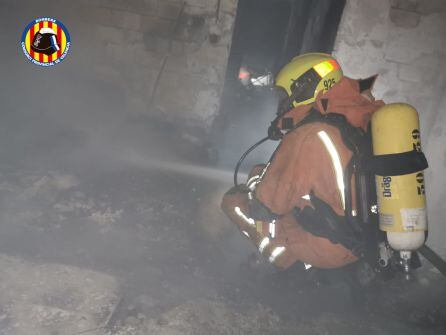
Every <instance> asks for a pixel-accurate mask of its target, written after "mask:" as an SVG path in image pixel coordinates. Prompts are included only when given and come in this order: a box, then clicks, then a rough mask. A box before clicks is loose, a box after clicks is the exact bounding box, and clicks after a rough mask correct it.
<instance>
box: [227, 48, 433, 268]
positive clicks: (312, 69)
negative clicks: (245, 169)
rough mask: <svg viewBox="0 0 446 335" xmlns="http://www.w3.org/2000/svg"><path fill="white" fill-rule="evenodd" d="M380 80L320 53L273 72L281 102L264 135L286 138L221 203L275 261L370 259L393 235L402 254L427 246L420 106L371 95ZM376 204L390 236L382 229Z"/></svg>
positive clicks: (329, 264)
mask: <svg viewBox="0 0 446 335" xmlns="http://www.w3.org/2000/svg"><path fill="white" fill-rule="evenodd" d="M375 80H376V76H373V77H370V78H368V79H364V80H354V79H350V78H348V77H346V76H344V75H343V72H342V69H341V67H340V65H339V64H338V62H337V61H336V60H335V59H334V58H333V57H332V56H330V55H327V54H321V53H311V54H305V55H301V56H298V57H296V58H294V59H293V60H292V61H291V62H290V63H289V64H288V65H286V66H285V67H284V68H283V69H282V70H281V71H280V73H279V74H278V75H277V77H276V81H275V90H276V91H277V94H278V95H279V96H280V101H281V102H280V104H279V111H278V116H277V118H276V119H275V120H274V121H273V122H272V124H271V127H270V128H269V131H268V138H269V139H273V140H281V142H280V144H279V146H278V147H277V149H276V151H275V152H274V154H273V155H272V157H271V159H270V161H269V162H268V163H267V164H266V165H258V166H255V167H254V168H253V169H252V171H251V173H250V175H249V177H248V181H247V183H246V184H242V185H237V181H235V183H236V186H234V187H233V188H232V189H231V190H229V191H228V192H227V193H226V194H225V195H224V198H223V202H222V209H223V210H224V212H225V213H226V214H227V216H228V217H229V218H230V219H231V220H232V221H233V222H234V223H235V224H236V225H237V226H238V227H239V228H240V230H241V232H242V233H243V234H244V235H246V236H247V237H248V238H249V239H251V240H252V241H253V242H254V243H255V244H256V246H257V247H258V250H259V252H260V253H261V254H263V255H264V256H265V257H266V258H267V259H268V260H269V261H270V262H271V263H273V264H274V265H276V266H277V267H279V268H281V269H286V268H288V267H290V266H291V265H293V264H294V263H295V262H297V261H301V262H304V263H305V264H308V265H311V266H313V267H316V268H326V269H330V268H338V267H342V266H345V265H347V264H350V263H353V262H355V261H357V260H358V259H360V258H364V257H367V250H368V249H370V248H369V244H370V242H369V241H370V240H372V241H373V244H374V247H372V249H375V251H376V255H377V256H376V257H379V249H378V245H379V244H380V243H381V245H383V246H384V247H385V248H388V245H389V242H390V246H391V247H393V248H394V249H395V250H397V251H403V252H405V254H404V257H405V258H406V259H407V258H408V257H409V258H410V252H411V251H415V250H417V249H418V248H420V247H421V246H422V245H423V244H424V240H425V237H424V236H425V230H426V228H427V223H426V217H425V215H426V212H425V209H424V208H425V199H424V184H423V172H422V171H423V170H424V169H425V168H426V167H427V162H426V160H425V157H424V155H423V154H422V153H421V147H420V141H419V138H420V137H419V130H418V114H417V113H416V111H415V110H414V109H413V108H412V107H410V106H408V105H405V104H393V105H384V103H383V102H382V101H380V100H375V99H374V97H373V96H372V93H371V90H372V88H373V85H374V83H375ZM372 117H373V119H374V121H373V126H372V127H370V123H371V122H370V121H371V119H372ZM406 119H408V120H409V121H406ZM408 129H409V130H410V131H409V133H408V135H407V134H406V133H407V131H408ZM372 132H373V134H372V135H371V133H372ZM371 136H372V137H373V141H372V140H371ZM264 140H266V139H264ZM372 142H373V151H374V153H375V155H374V154H373V152H372ZM389 143H390V144H389ZM375 178H376V185H377V187H376V192H377V193H375ZM236 179H237V178H236V177H235V180H236ZM412 188H413V189H412ZM398 192H400V193H399V194H398ZM376 194H377V195H376ZM377 197H378V199H376V198H377ZM376 200H378V201H376ZM376 203H377V205H378V207H380V208H379V209H380V215H379V219H380V226H381V228H382V231H386V232H388V234H389V242H387V241H386V239H385V234H384V233H383V232H381V233H380V232H379V230H378V222H377V220H378V219H377V218H378V215H377V211H376V210H375V209H376V206H373V204H376ZM374 217H375V218H376V221H373V218H374ZM373 222H375V224H373ZM410 233H416V234H415V235H416V236H415V238H413V236H412V235H407V234H410ZM371 235H373V238H371ZM369 237H370V238H369ZM385 254H386V252H381V257H382V258H383V263H385V262H387V261H388V258H386V256H385ZM408 255H409V256H408ZM389 257H390V256H389ZM404 257H403V258H404ZM384 265H387V263H386V264H384Z"/></svg>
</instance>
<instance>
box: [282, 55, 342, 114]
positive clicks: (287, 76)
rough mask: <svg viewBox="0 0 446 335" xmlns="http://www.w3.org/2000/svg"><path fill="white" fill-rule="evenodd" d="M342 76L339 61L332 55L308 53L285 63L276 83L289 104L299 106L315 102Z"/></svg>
mask: <svg viewBox="0 0 446 335" xmlns="http://www.w3.org/2000/svg"><path fill="white" fill-rule="evenodd" d="M342 76H343V74H342V69H341V67H340V65H339V63H338V62H337V61H336V60H335V59H334V58H333V57H332V56H331V55H328V54H323V53H308V54H303V55H300V56H297V57H295V58H293V60H292V61H291V62H290V63H288V64H287V65H285V66H284V67H283V69H282V70H281V71H280V72H279V74H278V75H277V77H276V83H275V85H276V88H277V89H278V93H279V95H281V96H282V98H287V99H285V100H286V101H287V105H288V103H289V107H292V106H294V107H297V106H300V105H308V104H311V103H313V102H314V101H315V100H316V96H317V95H318V93H319V92H320V91H322V90H323V91H328V90H329V89H330V88H332V87H333V85H334V84H336V83H337V82H339V81H340V80H341V78H342ZM285 92H286V96H285ZM283 107H285V106H283Z"/></svg>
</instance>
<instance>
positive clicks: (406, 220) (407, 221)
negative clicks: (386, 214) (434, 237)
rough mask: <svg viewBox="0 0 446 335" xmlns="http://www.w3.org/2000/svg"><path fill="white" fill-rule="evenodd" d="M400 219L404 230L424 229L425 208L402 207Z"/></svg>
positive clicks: (425, 223) (425, 224)
mask: <svg viewBox="0 0 446 335" xmlns="http://www.w3.org/2000/svg"><path fill="white" fill-rule="evenodd" d="M401 219H402V222H403V228H404V230H405V231H420V230H426V228H427V220H426V208H425V207H422V208H402V209H401Z"/></svg>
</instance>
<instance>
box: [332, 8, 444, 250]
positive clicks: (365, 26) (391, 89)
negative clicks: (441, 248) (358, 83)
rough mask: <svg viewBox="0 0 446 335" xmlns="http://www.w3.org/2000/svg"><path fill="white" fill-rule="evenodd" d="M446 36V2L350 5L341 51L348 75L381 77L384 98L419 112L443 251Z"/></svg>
mask: <svg viewBox="0 0 446 335" xmlns="http://www.w3.org/2000/svg"><path fill="white" fill-rule="evenodd" d="M445 34H446V1H444V0H374V1H363V0H348V1H347V6H346V8H345V12H344V15H343V19H342V21H341V25H340V29H339V32H338V36H337V41H336V46H335V54H336V56H337V57H338V59H339V61H340V62H341V64H342V65H343V67H344V69H345V72H346V74H347V75H350V76H352V77H358V78H359V77H366V76H369V75H372V74H374V73H378V74H380V78H379V80H378V82H377V85H376V89H375V94H376V96H377V97H378V98H383V99H384V100H385V101H386V102H388V103H390V102H407V103H409V104H412V105H413V106H415V107H416V108H417V109H418V111H419V113H420V118H421V129H422V137H423V144H424V151H425V152H426V153H427V156H428V159H429V162H430V169H429V170H428V171H427V173H426V175H427V185H426V187H427V190H428V203H429V217H430V224H431V235H430V236H431V237H430V241H431V242H433V243H435V244H437V245H440V244H441V243H440V242H441V240H442V239H444V238H445V237H446V229H443V228H442V225H443V224H444V215H445V212H444V204H443V202H444V201H445V199H446V177H445V176H446V146H445V144H446V116H445V113H446V99H445V98H443V96H444V92H445V89H446V67H445V66H444V60H445V54H446V38H445Z"/></svg>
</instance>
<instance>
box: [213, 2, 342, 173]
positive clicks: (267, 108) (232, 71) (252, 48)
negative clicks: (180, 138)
mask: <svg viewBox="0 0 446 335" xmlns="http://www.w3.org/2000/svg"><path fill="white" fill-rule="evenodd" d="M344 6H345V0H239V4H238V11H237V17H236V22H235V28H234V35H233V41H232V47H231V53H230V57H229V63H228V69H227V73H226V81H225V89H224V93H223V97H222V107H221V113H220V118H219V120H218V121H217V122H216V126H217V127H216V130H215V132H214V134H215V139H216V143H217V144H216V148H217V151H218V161H219V165H220V166H223V167H231V166H233V165H234V164H235V163H236V160H237V159H238V158H239V156H240V155H241V154H242V153H243V151H244V149H245V148H247V147H248V146H250V145H251V144H252V143H254V142H255V141H257V140H258V139H260V138H262V137H264V136H265V135H266V131H267V128H268V125H269V122H270V121H271V120H272V119H273V118H274V115H275V112H276V106H275V102H274V99H272V94H271V91H270V90H268V89H267V88H261V89H259V88H254V89H253V88H251V89H247V88H246V87H244V86H243V85H242V84H241V83H240V80H239V72H240V68H241V67H245V66H246V67H249V68H250V69H251V70H253V71H255V72H256V73H258V74H262V73H264V74H266V73H268V72H269V73H272V74H273V75H275V74H276V73H277V72H278V70H280V68H281V67H282V66H283V65H285V64H286V63H287V62H289V61H290V60H291V59H292V58H293V57H294V56H296V55H298V54H302V53H306V52H325V53H331V52H332V50H333V45H334V40H335V37H336V34H337V30H338V25H339V22H340V19H341V16H342V12H343V10H344ZM276 144H277V143H270V144H269V145H265V146H264V147H263V148H262V149H260V150H258V151H256V152H255V153H253V154H252V155H251V156H250V157H249V158H248V159H247V161H246V166H249V165H250V163H257V162H264V161H265V160H267V159H268V154H269V153H270V152H271V151H272V150H273V149H274V147H275V145H276Z"/></svg>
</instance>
